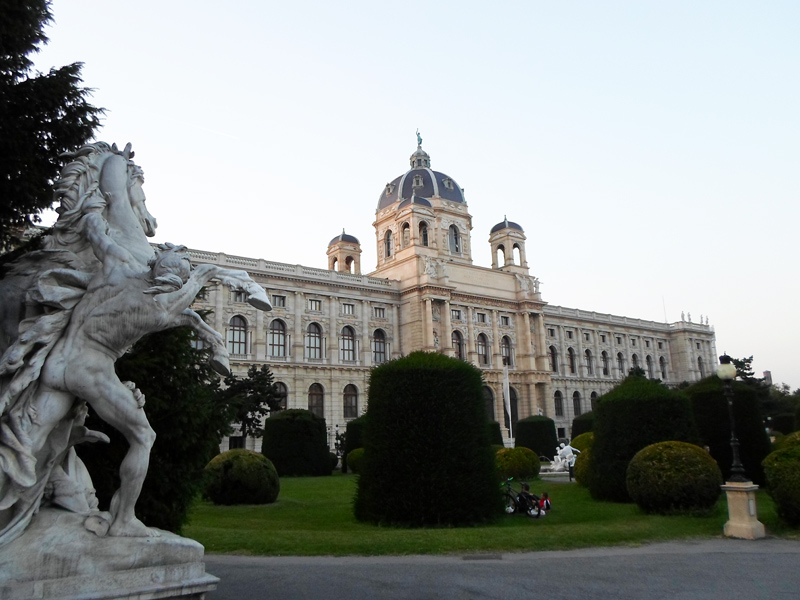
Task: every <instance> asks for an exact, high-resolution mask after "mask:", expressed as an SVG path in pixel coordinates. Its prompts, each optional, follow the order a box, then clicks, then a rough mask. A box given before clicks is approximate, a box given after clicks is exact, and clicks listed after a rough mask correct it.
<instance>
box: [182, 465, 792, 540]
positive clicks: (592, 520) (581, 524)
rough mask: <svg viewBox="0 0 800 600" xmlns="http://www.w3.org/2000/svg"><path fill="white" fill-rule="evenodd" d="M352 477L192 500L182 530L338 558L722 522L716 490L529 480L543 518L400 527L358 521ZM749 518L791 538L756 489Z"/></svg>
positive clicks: (653, 534)
mask: <svg viewBox="0 0 800 600" xmlns="http://www.w3.org/2000/svg"><path fill="white" fill-rule="evenodd" d="M355 489H356V477H355V476H354V475H341V474H336V475H333V476H331V477H297V478H284V479H281V493H280V496H279V497H278V501H277V502H276V503H274V504H268V505H261V506H252V505H246V506H214V505H213V504H211V503H208V502H201V501H198V503H197V504H196V506H195V507H194V508H193V510H192V514H191V521H190V524H189V525H187V526H186V527H184V530H183V535H186V536H188V537H191V538H194V539H196V540H197V541H199V542H200V543H201V544H203V545H204V546H205V548H206V552H209V553H223V554H246V555H263V556H287V555H294V556H321V555H332V556H346V555H364V556H377V555H400V554H446V553H475V552H517V551H520V552H521V551H535V550H568V549H573V548H583V547H590V546H613V545H621V544H644V543H647V542H656V541H666V540H678V539H687V538H714V537H720V536H721V535H722V526H723V525H724V523H725V521H726V520H727V505H726V503H725V497H724V494H723V496H722V498H721V500H720V501H719V503H718V504H717V506H716V507H715V508H714V510H713V511H712V513H711V514H710V515H708V516H704V517H693V516H671V517H663V516H652V515H645V514H644V513H642V512H640V511H639V510H638V508H637V507H636V506H635V505H634V504H616V503H611V502H597V501H595V500H592V498H591V497H590V496H589V493H588V492H587V491H586V489H585V488H582V487H579V486H577V485H575V484H563V483H552V482H545V481H535V482H532V484H531V491H533V492H534V493H540V492H542V491H547V492H549V493H550V497H551V498H552V501H553V510H552V511H551V513H550V514H549V515H547V517H545V518H543V519H538V520H536V519H530V518H528V517H526V516H524V515H502V516H500V518H499V519H498V521H497V522H496V523H494V524H492V525H487V526H480V527H463V528H429V529H402V528H394V527H377V526H374V525H368V524H364V523H359V522H358V521H356V520H355V518H354V517H353V511H352V506H351V502H352V498H353V495H354V494H355ZM757 494H758V515H759V520H760V521H761V522H762V523H764V525H765V526H766V527H767V532H768V534H769V535H780V536H784V537H789V538H793V539H800V534H798V532H797V531H796V530H795V531H792V530H788V529H786V528H785V527H783V526H781V524H780V523H779V522H778V519H777V516H776V514H775V508H774V504H773V503H772V500H771V499H770V498H769V496H767V494H766V493H764V492H763V491H761V490H759V492H757Z"/></svg>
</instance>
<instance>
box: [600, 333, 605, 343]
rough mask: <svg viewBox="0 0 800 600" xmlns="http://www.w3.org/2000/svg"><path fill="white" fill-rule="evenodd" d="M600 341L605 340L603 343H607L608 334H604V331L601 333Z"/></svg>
mask: <svg viewBox="0 0 800 600" xmlns="http://www.w3.org/2000/svg"><path fill="white" fill-rule="evenodd" d="M600 341H601V342H603V343H605V341H606V336H605V335H604V334H602V333H601V334H600Z"/></svg>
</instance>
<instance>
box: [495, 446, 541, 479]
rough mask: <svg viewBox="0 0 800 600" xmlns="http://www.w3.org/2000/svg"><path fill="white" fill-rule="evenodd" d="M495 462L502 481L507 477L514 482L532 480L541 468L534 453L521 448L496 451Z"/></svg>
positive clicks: (528, 449)
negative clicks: (514, 480)
mask: <svg viewBox="0 0 800 600" xmlns="http://www.w3.org/2000/svg"><path fill="white" fill-rule="evenodd" d="M495 462H496V463H497V470H498V473H499V475H500V479H501V480H502V481H505V480H506V479H508V478H509V477H513V478H514V479H516V480H525V479H533V478H534V477H537V476H538V475H539V469H541V466H542V465H541V463H540V462H539V457H538V456H536V453H535V452H534V451H533V450H531V449H530V448H525V447H522V446H517V447H516V448H503V449H502V450H498V452H497V454H495Z"/></svg>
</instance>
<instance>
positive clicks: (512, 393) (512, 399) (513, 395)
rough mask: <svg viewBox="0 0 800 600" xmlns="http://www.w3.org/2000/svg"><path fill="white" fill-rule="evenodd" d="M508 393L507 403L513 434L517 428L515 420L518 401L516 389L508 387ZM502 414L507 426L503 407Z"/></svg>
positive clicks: (506, 414)
mask: <svg viewBox="0 0 800 600" xmlns="http://www.w3.org/2000/svg"><path fill="white" fill-rule="evenodd" d="M508 395H509V401H508V403H509V405H510V408H511V433H512V434H513V433H514V432H515V431H516V430H517V421H519V401H518V399H517V390H515V389H514V388H513V387H510V388H508ZM503 415H504V417H503V421H504V422H505V425H506V427H508V426H509V423H508V413H507V412H506V410H505V408H503Z"/></svg>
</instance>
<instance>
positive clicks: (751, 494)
mask: <svg viewBox="0 0 800 600" xmlns="http://www.w3.org/2000/svg"><path fill="white" fill-rule="evenodd" d="M722 489H723V490H724V491H725V494H726V495H727V497H728V522H727V523H725V527H724V529H723V532H724V533H725V535H726V536H727V537H733V538H741V539H745V540H755V539H759V538H763V537H765V536H766V532H765V531H764V524H763V523H761V522H760V521H759V520H758V512H757V511H756V490H757V489H758V486H757V485H755V484H754V483H753V482H752V481H745V482H741V483H739V482H734V481H728V482H726V483H725V485H723V486H722Z"/></svg>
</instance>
